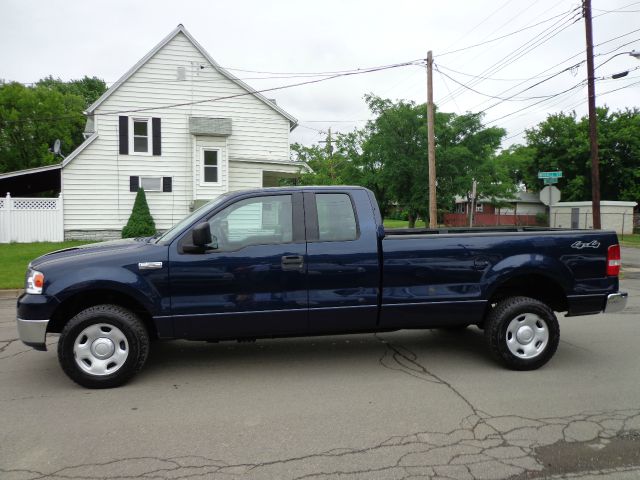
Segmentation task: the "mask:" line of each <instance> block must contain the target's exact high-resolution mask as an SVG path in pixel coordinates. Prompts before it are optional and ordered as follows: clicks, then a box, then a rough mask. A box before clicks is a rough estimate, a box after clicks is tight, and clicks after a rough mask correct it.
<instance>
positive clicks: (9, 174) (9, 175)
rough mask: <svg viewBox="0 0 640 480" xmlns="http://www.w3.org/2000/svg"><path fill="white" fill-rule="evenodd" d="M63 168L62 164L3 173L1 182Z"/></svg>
mask: <svg viewBox="0 0 640 480" xmlns="http://www.w3.org/2000/svg"><path fill="white" fill-rule="evenodd" d="M61 168H62V164H61V163H56V164H55V165H46V166H44V167H34V168H25V169H24V170H16V171H14V172H7V173H2V174H0V180H4V179H6V178H12V177H21V176H22V175H31V174H33V173H40V172H48V171H49V170H60V169H61Z"/></svg>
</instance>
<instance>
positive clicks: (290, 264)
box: [281, 255, 304, 271]
mask: <svg viewBox="0 0 640 480" xmlns="http://www.w3.org/2000/svg"><path fill="white" fill-rule="evenodd" d="M281 265H282V270H286V271H293V270H302V267H304V257H303V256H302V255H285V256H284V257H282V262H281Z"/></svg>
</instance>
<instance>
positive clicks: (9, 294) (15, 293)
mask: <svg viewBox="0 0 640 480" xmlns="http://www.w3.org/2000/svg"><path fill="white" fill-rule="evenodd" d="M20 295H22V289H11V290H0V298H18V297H19V296H20Z"/></svg>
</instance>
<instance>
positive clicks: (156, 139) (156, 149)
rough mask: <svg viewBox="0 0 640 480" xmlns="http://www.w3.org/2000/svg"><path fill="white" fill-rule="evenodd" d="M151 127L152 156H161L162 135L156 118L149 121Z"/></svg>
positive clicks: (158, 120)
mask: <svg viewBox="0 0 640 480" xmlns="http://www.w3.org/2000/svg"><path fill="white" fill-rule="evenodd" d="M151 127H152V128H151V129H152V130H153V154H154V155H162V133H161V127H160V119H159V118H158V117H153V118H152V119H151Z"/></svg>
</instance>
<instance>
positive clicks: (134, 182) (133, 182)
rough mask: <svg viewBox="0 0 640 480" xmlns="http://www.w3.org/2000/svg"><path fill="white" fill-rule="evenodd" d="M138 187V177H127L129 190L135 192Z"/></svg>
mask: <svg viewBox="0 0 640 480" xmlns="http://www.w3.org/2000/svg"><path fill="white" fill-rule="evenodd" d="M139 188H140V177H129V191H130V192H137V191H138V189H139Z"/></svg>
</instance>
